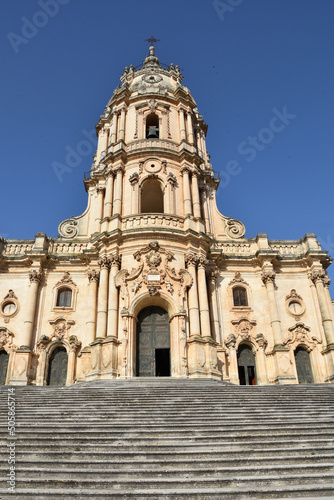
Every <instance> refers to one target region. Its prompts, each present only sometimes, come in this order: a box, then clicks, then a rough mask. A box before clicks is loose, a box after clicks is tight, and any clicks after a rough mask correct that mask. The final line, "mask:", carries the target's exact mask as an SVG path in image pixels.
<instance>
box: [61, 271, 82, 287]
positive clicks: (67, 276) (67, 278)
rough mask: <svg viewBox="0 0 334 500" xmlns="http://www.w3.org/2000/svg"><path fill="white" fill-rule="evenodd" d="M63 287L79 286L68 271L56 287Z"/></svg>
mask: <svg viewBox="0 0 334 500" xmlns="http://www.w3.org/2000/svg"><path fill="white" fill-rule="evenodd" d="M61 285H72V286H75V287H76V286H77V285H76V284H75V283H74V281H73V280H72V278H71V275H70V273H69V272H68V271H66V272H65V273H64V276H63V277H62V279H61V280H60V281H58V283H56V287H58V286H61Z"/></svg>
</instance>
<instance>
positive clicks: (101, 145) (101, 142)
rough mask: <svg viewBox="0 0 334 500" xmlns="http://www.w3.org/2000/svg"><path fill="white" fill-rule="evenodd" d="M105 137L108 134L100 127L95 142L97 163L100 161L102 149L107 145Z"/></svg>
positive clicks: (106, 137)
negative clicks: (97, 138) (96, 142)
mask: <svg viewBox="0 0 334 500" xmlns="http://www.w3.org/2000/svg"><path fill="white" fill-rule="evenodd" d="M107 139H108V134H107V132H106V130H105V129H104V128H101V129H100V131H99V140H98V144H97V154H96V156H97V163H100V161H101V156H102V153H103V151H105V150H106V149H107V147H108V144H107Z"/></svg>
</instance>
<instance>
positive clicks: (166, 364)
mask: <svg viewBox="0 0 334 500" xmlns="http://www.w3.org/2000/svg"><path fill="white" fill-rule="evenodd" d="M155 374H156V376H157V377H170V349H156V350H155Z"/></svg>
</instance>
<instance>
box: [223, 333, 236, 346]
mask: <svg viewBox="0 0 334 500" xmlns="http://www.w3.org/2000/svg"><path fill="white" fill-rule="evenodd" d="M236 343H237V338H236V336H235V335H234V334H233V333H231V335H229V337H228V338H227V340H225V345H226V347H227V348H228V349H235V346H236Z"/></svg>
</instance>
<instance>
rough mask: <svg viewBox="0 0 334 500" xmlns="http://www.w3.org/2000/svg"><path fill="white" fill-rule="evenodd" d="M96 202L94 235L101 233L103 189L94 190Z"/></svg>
mask: <svg viewBox="0 0 334 500" xmlns="http://www.w3.org/2000/svg"><path fill="white" fill-rule="evenodd" d="M96 194H97V200H96V206H95V221H94V231H93V232H94V233H99V232H100V231H101V220H102V216H103V199H104V196H103V195H104V188H102V187H97V188H96Z"/></svg>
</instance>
